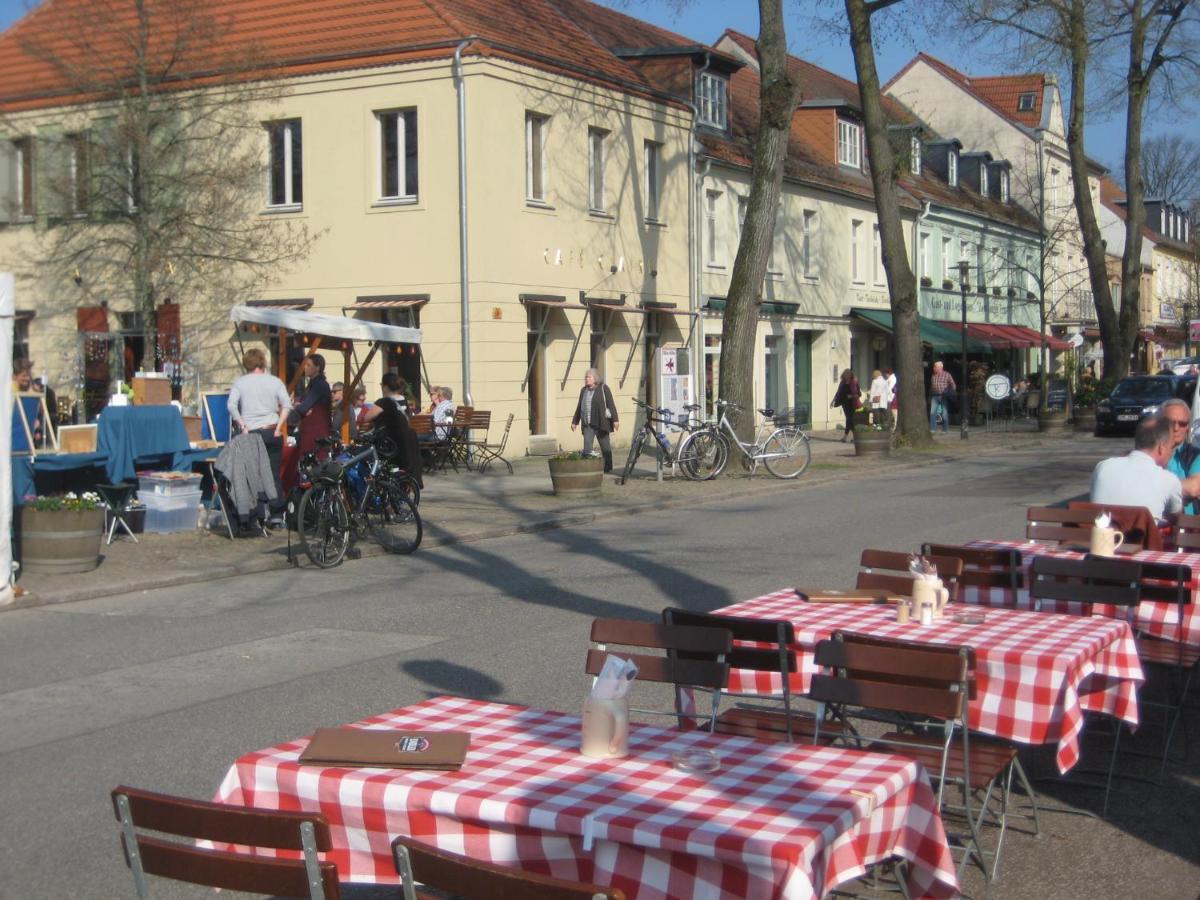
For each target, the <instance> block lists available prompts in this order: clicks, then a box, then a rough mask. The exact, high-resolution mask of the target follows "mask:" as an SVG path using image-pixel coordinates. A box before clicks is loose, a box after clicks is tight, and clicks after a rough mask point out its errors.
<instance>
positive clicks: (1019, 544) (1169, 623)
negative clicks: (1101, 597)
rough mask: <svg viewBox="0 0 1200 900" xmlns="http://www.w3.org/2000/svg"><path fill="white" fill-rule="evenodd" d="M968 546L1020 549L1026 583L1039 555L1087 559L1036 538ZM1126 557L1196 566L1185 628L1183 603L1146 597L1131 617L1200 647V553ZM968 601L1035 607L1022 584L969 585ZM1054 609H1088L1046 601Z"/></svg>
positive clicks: (1144, 629) (1144, 628) (1155, 632)
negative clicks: (1016, 588)
mask: <svg viewBox="0 0 1200 900" xmlns="http://www.w3.org/2000/svg"><path fill="white" fill-rule="evenodd" d="M966 546H968V547H976V548H979V549H985V550H1020V551H1021V563H1022V565H1024V567H1025V583H1026V584H1029V580H1030V577H1031V576H1030V572H1031V570H1032V569H1033V560H1034V558H1035V557H1038V556H1054V557H1059V558H1061V559H1083V557H1084V555H1085V554H1083V553H1081V552H1079V551H1078V550H1065V549H1063V548H1061V547H1057V546H1053V545H1049V544H1041V543H1036V542H1033V541H971V542H969V543H968V544H967V545H966ZM1121 558H1122V559H1133V560H1142V561H1144V562H1161V563H1171V564H1172V565H1177V566H1178V565H1182V566H1188V567H1190V568H1191V570H1192V581H1191V591H1192V602H1191V603H1189V604H1188V605H1187V606H1186V607H1184V614H1183V629H1182V631H1181V630H1180V628H1179V607H1178V606H1177V605H1176V604H1174V603H1161V602H1151V601H1146V602H1145V603H1140V604H1138V607H1137V612H1136V614H1135V616H1134V618H1133V619H1132V620H1131V621H1132V622H1133V626H1134V627H1135V628H1136V629H1137V630H1138V631H1139V632H1140V633H1142V634H1148V635H1152V636H1153V637H1159V638H1167V639H1169V640H1173V641H1178V640H1181V639H1182V640H1183V641H1184V642H1185V643H1187V644H1190V645H1192V646H1194V647H1200V608H1198V607H1197V603H1198V602H1200V553H1189V552H1187V551H1183V550H1179V551H1176V550H1139V551H1138V552H1137V553H1132V554H1130V555H1129V556H1123V557H1121ZM960 599H962V600H963V601H965V602H967V603H978V604H981V605H983V606H1008V607H1013V608H1015V609H1033V601H1032V600H1031V599H1030V598H1029V591H1028V590H1027V589H1024V588H1022V589H1021V590H1019V591H1016V592H1013V591H1010V590H1005V589H1003V588H975V587H971V588H965V589H963V590H962V595H961V598H960ZM1042 608H1043V609H1047V610H1049V611H1050V612H1069V613H1072V614H1073V615H1081V614H1083V613H1085V612H1086V611H1085V609H1084V605H1083V604H1082V603H1068V602H1066V601H1054V602H1052V603H1051V604H1050V605H1045V604H1044V605H1043V607H1042ZM1110 611H1111V613H1112V614H1119V612H1120V613H1127V611H1126V610H1121V611H1119V612H1118V610H1116V609H1115V608H1114V609H1111V610H1110Z"/></svg>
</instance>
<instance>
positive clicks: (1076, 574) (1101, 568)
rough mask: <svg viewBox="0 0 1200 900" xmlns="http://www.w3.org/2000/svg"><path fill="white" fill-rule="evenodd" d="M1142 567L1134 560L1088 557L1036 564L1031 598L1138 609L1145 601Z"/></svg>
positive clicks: (1040, 558)
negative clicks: (1138, 605) (1136, 607)
mask: <svg viewBox="0 0 1200 900" xmlns="http://www.w3.org/2000/svg"><path fill="white" fill-rule="evenodd" d="M1141 580H1142V564H1141V563H1139V562H1136V561H1135V560H1132V559H1109V558H1106V557H1094V556H1087V557H1085V558H1084V559H1059V558H1055V557H1048V556H1038V557H1035V558H1034V560H1033V570H1032V573H1031V578H1030V582H1029V595H1030V596H1031V597H1033V598H1034V599H1035V600H1066V601H1072V602H1076V603H1083V604H1087V605H1089V606H1091V605H1094V604H1098V603H1099V604H1105V605H1109V606H1136V605H1137V604H1138V603H1139V602H1140V601H1141V590H1140V582H1141Z"/></svg>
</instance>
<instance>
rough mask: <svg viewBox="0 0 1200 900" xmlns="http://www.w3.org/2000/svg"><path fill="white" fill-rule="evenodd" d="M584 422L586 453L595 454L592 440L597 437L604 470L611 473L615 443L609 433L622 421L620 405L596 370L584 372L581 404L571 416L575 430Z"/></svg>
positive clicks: (580, 397) (580, 394) (572, 428)
mask: <svg viewBox="0 0 1200 900" xmlns="http://www.w3.org/2000/svg"><path fill="white" fill-rule="evenodd" d="M581 423H582V425H583V455H584V456H591V455H592V440H593V439H595V440H596V442H597V443H599V444H600V455H601V456H603V457H604V471H605V472H611V471H612V467H613V460H612V446H611V445H610V444H609V442H608V436H609V434H610V433H612V432H614V431H616V430H617V429H618V428H619V427H620V424H621V423H620V422H619V421H618V418H617V404H616V403H614V402H613V395H612V391H610V390H609V389H608V385H607V384H605V383H604V382H603V381H601V380H600V373H599V372H598V371H597V370H596V369H588V370H587V372H585V373H584V375H583V388H582V389H581V390H580V391H579V403H578V404H577V405H576V407H575V416H574V418H572V419H571V430H572V431H574V430H575V429H576V428H577V427H578V426H579V425H580V424H581Z"/></svg>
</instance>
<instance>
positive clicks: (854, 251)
mask: <svg viewBox="0 0 1200 900" xmlns="http://www.w3.org/2000/svg"><path fill="white" fill-rule="evenodd" d="M862 230H863V222H862V219H851V220H850V281H851V282H853V283H854V284H864V283H865V279H864V278H863V271H862V270H863V259H862Z"/></svg>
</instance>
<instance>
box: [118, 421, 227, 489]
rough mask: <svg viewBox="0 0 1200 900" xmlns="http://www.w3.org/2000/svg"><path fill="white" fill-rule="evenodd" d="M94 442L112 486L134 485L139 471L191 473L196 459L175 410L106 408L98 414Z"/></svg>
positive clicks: (196, 456)
mask: <svg viewBox="0 0 1200 900" xmlns="http://www.w3.org/2000/svg"><path fill="white" fill-rule="evenodd" d="M99 424H100V430H99V437H98V441H97V446H98V449H99V451H100V452H101V453H106V454H108V463H107V465H106V469H107V475H108V480H109V482H110V483H111V484H119V483H120V482H122V481H133V480H134V479H136V477H137V470H138V468H144V467H145V466H147V465H154V466H155V467H161V466H162V465H163V464H164V463H165V464H166V465H168V466H170V467H171V468H172V469H175V470H177V471H190V469H191V464H192V462H194V461H195V460H196V459H197V458H204V457H203V455H202V454H203V452H204V451H201V455H200V456H198V455H197V453H196V451H194V450H193V449H192V444H191V441H190V440H189V439H188V434H187V428H186V427H184V424H183V416H182V415H181V414H180V412H179V410H178V409H177V408H176V407H174V406H109V407H107V408H106V409H105V410H104V412H103V413H101V414H100V420H99Z"/></svg>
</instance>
